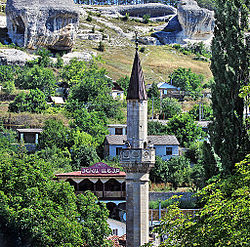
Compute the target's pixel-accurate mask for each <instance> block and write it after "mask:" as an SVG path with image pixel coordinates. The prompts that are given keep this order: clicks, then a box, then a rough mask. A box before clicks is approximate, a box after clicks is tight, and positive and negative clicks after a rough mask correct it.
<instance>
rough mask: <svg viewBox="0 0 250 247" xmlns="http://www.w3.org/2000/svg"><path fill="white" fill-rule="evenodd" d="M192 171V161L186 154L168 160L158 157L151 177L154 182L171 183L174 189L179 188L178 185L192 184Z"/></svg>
mask: <svg viewBox="0 0 250 247" xmlns="http://www.w3.org/2000/svg"><path fill="white" fill-rule="evenodd" d="M191 173H192V169H191V166H190V161H189V160H188V159H187V158H185V157H184V156H177V157H173V158H171V159H170V160H166V161H164V160H162V159H161V158H159V157H157V158H156V162H155V167H154V168H153V169H152V170H151V172H150V179H151V181H153V182H163V183H171V184H172V186H173V187H174V189H177V187H178V186H183V185H184V184H186V185H190V184H191Z"/></svg>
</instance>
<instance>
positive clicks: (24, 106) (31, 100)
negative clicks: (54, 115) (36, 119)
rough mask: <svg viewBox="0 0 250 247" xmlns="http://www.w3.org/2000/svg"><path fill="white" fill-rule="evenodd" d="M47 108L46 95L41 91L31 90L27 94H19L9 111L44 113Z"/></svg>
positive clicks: (10, 105)
mask: <svg viewBox="0 0 250 247" xmlns="http://www.w3.org/2000/svg"><path fill="white" fill-rule="evenodd" d="M47 107H48V105H47V103H46V100H45V95H44V93H43V92H42V91H40V90H39V89H34V90H32V89H31V90H30V92H29V93H27V94H26V93H24V92H21V93H20V94H18V95H17V96H16V97H15V99H14V101H13V102H11V103H10V104H9V111H10V112H25V111H27V112H33V113H42V112H43V111H44V110H46V109H47Z"/></svg>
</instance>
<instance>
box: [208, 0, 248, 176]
mask: <svg viewBox="0 0 250 247" xmlns="http://www.w3.org/2000/svg"><path fill="white" fill-rule="evenodd" d="M248 18H249V1H248V0H232V1H225V0H223V1H217V7H216V11H215V29H214V39H213V41H212V63H211V70H212V73H213V76H214V84H213V85H212V103H213V116H214V121H213V124H212V126H211V129H210V135H211V143H212V146H213V147H214V150H215V152H216V153H217V154H218V155H219V156H220V158H221V161H222V165H223V172H224V173H226V174H230V173H233V172H234V171H233V169H234V165H233V164H234V163H236V162H238V161H240V160H242V159H243V157H244V156H245V155H246V154H247V153H248V152H249V150H250V142H249V139H248V137H247V133H246V127H245V125H244V120H243V109H244V101H243V99H242V98H240V97H239V93H240V89H241V87H243V86H245V85H247V84H248V83H249V61H250V59H249V56H250V55H249V47H248V42H247V41H246V37H245V32H246V31H247V30H248V25H249V24H248V22H249V19H248Z"/></svg>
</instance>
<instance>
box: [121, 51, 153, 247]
mask: <svg viewBox="0 0 250 247" xmlns="http://www.w3.org/2000/svg"><path fill="white" fill-rule="evenodd" d="M147 110H148V103H147V94H146V88H145V84H144V77H143V72H142V68H141V64H140V59H139V54H138V51H136V54H135V59H134V64H133V69H132V73H131V78H130V83H129V88H128V93H127V141H128V143H129V144H130V145H129V148H127V149H123V150H122V151H121V154H120V163H121V165H122V166H123V167H124V170H125V171H126V235H127V237H126V246H127V247H139V246H141V245H143V244H145V243H148V240H149V205H148V202H149V192H148V190H149V171H150V169H151V168H152V167H153V165H154V162H155V150H154V148H152V147H151V148H149V147H148V145H147V143H148V141H147V131H148V127H147Z"/></svg>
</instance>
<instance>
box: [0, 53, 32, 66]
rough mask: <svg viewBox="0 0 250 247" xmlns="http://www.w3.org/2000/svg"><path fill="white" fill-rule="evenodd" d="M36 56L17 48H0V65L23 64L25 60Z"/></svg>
mask: <svg viewBox="0 0 250 247" xmlns="http://www.w3.org/2000/svg"><path fill="white" fill-rule="evenodd" d="M36 58H37V56H35V55H30V54H27V53H26V52H24V51H20V50H17V49H0V65H12V66H15V65H17V66H24V65H25V64H26V62H28V61H31V60H34V59H36Z"/></svg>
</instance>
